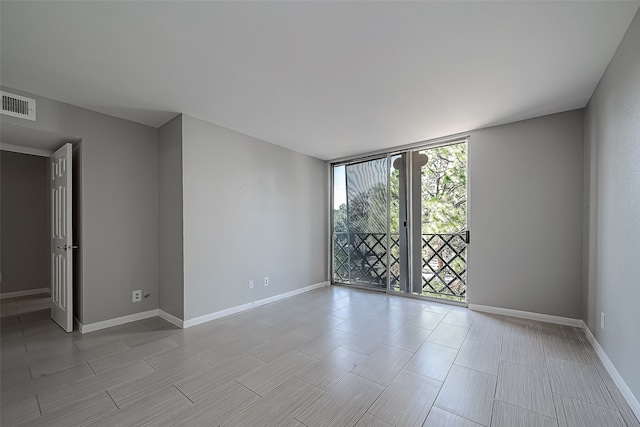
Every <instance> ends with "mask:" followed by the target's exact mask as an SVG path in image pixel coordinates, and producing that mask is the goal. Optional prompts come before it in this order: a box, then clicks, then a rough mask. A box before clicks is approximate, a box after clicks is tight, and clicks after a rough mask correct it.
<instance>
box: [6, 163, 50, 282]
mask: <svg viewBox="0 0 640 427" xmlns="http://www.w3.org/2000/svg"><path fill="white" fill-rule="evenodd" d="M0 163H1V165H0V183H1V185H0V187H1V188H0V197H1V200H0V211H1V212H0V217H1V225H0V228H1V230H2V231H1V234H2V239H0V241H1V245H2V252H1V253H2V257H1V258H0V265H1V271H2V276H3V277H2V285H0V286H1V287H0V293H7V292H17V291H27V290H31V289H40V288H49V287H50V282H51V262H50V261H49V260H50V258H51V256H50V247H51V240H50V233H49V224H50V218H49V186H50V183H49V174H48V170H49V159H48V158H47V157H39V156H30V155H27V154H19V153H11V152H8V151H2V152H0Z"/></svg>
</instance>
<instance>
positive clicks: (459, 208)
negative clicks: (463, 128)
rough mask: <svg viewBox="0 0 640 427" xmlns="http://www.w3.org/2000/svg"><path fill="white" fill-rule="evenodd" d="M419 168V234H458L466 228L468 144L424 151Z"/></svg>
mask: <svg viewBox="0 0 640 427" xmlns="http://www.w3.org/2000/svg"><path fill="white" fill-rule="evenodd" d="M426 154H427V155H428V156H429V160H428V161H427V164H426V165H425V166H424V167H423V168H422V232H423V233H425V234H431V233H459V232H462V231H464V230H466V228H467V144H456V145H448V146H445V147H438V148H432V149H429V150H426Z"/></svg>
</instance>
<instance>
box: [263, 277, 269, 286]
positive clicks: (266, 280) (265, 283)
mask: <svg viewBox="0 0 640 427" xmlns="http://www.w3.org/2000/svg"><path fill="white" fill-rule="evenodd" d="M264 285H265V286H269V276H265V277H264Z"/></svg>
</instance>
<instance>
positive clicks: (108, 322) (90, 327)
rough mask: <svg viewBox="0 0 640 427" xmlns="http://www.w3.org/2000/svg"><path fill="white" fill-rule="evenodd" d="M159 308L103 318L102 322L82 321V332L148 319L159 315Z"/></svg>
mask: <svg viewBox="0 0 640 427" xmlns="http://www.w3.org/2000/svg"><path fill="white" fill-rule="evenodd" d="M158 312H159V310H158V309H157V308H156V309H154V310H149V311H143V312H142V313H134V314H129V315H126V316H122V317H116V318H114V319H108V320H103V321H101V322H95V323H89V324H88V325H83V324H81V323H80V322H78V323H80V332H81V333H83V334H86V333H88V332H93V331H99V330H100V329H106V328H111V327H113V326H118V325H123V324H125V323H129V322H135V321H136V320H143V319H148V318H150V317H154V316H159V313H158Z"/></svg>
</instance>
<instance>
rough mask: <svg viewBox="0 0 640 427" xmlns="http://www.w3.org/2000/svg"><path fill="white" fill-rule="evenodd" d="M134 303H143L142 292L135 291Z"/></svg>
mask: <svg viewBox="0 0 640 427" xmlns="http://www.w3.org/2000/svg"><path fill="white" fill-rule="evenodd" d="M131 301H132V302H140V301H142V291H133V295H132V297H131Z"/></svg>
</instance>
